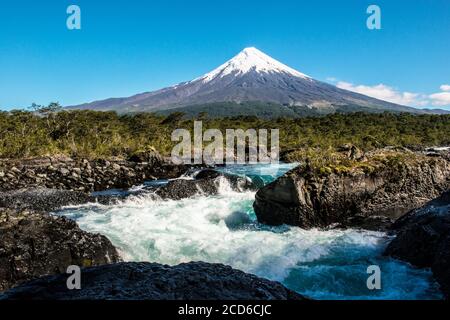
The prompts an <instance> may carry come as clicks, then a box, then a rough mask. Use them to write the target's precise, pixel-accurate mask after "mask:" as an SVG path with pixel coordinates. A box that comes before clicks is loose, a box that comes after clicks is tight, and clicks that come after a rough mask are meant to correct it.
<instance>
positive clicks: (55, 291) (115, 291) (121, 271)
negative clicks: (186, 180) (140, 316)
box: [0, 262, 304, 300]
mask: <svg viewBox="0 0 450 320" xmlns="http://www.w3.org/2000/svg"><path fill="white" fill-rule="evenodd" d="M66 280H67V275H57V276H50V277H45V278H41V279H38V280H35V281H32V282H30V283H27V284H25V285H22V286H20V287H18V288H15V289H13V290H10V291H8V292H6V293H4V294H3V295H0V300H2V299H35V300H49V299H51V300H54V299H55V300H80V299H81V300H91V299H93V300H105V299H108V300H286V299H290V300H291V299H293V300H301V299H304V298H303V297H302V296H301V295H299V294H297V293H295V292H293V291H291V290H289V289H286V288H285V287H284V286H282V285H281V284H280V283H278V282H273V281H269V280H266V279H262V278H258V277H257V276H254V275H250V274H246V273H244V272H242V271H239V270H235V269H232V268H231V267H228V266H224V265H221V264H208V263H204V262H191V263H185V264H180V265H178V266H175V267H170V266H165V265H160V264H156V263H119V264H114V265H105V266H100V267H93V268H86V269H83V270H82V274H81V290H72V291H70V290H67V287H66Z"/></svg>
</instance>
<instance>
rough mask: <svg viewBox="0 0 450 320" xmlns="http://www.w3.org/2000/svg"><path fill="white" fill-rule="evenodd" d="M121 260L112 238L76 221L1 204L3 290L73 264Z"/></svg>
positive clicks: (0, 275)
mask: <svg viewBox="0 0 450 320" xmlns="http://www.w3.org/2000/svg"><path fill="white" fill-rule="evenodd" d="M118 261H120V258H119V256H118V253H117V251H116V249H115V248H114V246H113V245H112V244H111V242H110V241H109V240H108V239H107V238H106V237H104V236H102V235H99V234H90V233H87V232H84V231H82V230H81V229H80V228H79V227H78V226H77V224H76V223H75V222H74V221H71V220H68V219H66V218H61V217H53V216H50V215H48V214H44V213H36V212H30V211H16V210H9V209H2V208H0V291H3V290H6V289H9V288H11V287H14V286H16V285H18V284H20V283H22V282H24V281H28V280H31V279H35V278H38V277H41V276H44V275H49V274H56V273H65V272H66V270H67V267H68V266H70V265H78V266H92V265H102V264H107V263H114V262H118Z"/></svg>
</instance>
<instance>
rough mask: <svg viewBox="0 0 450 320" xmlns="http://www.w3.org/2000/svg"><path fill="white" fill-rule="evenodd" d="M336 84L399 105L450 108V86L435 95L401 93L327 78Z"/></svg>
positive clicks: (384, 86)
mask: <svg viewBox="0 0 450 320" xmlns="http://www.w3.org/2000/svg"><path fill="white" fill-rule="evenodd" d="M327 80H328V81H330V82H334V83H335V84H336V86H337V87H338V88H341V89H345V90H349V91H353V92H357V93H360V94H364V95H366V96H369V97H373V98H377V99H380V100H384V101H389V102H392V103H397V104H401V105H405V106H411V107H419V108H420V107H430V106H434V107H450V85H448V84H443V85H441V86H440V89H441V92H436V93H433V94H423V93H417V92H408V91H401V90H398V89H396V88H394V87H391V86H388V85H386V84H383V83H380V84H377V85H373V86H369V85H356V84H353V83H350V82H346V81H339V80H337V79H336V78H334V77H329V78H327Z"/></svg>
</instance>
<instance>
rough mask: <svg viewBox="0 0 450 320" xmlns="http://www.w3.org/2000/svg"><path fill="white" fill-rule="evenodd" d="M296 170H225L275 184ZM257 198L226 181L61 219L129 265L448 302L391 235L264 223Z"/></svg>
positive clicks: (322, 295)
mask: <svg viewBox="0 0 450 320" xmlns="http://www.w3.org/2000/svg"><path fill="white" fill-rule="evenodd" d="M289 168H290V166H289V165H277V166H274V165H272V166H269V167H264V168H263V169H262V170H261V168H257V167H251V166H249V167H235V168H231V169H226V170H227V171H230V172H233V173H238V174H247V175H248V176H256V175H258V176H259V177H262V179H263V180H265V181H266V182H268V181H270V180H273V179H275V178H276V177H277V176H279V175H281V174H282V173H284V172H285V171H287V170H288V169H289ZM254 197H255V193H254V192H244V193H239V192H235V191H232V190H231V189H230V188H229V185H228V184H227V183H226V181H223V182H222V184H221V190H220V194H219V195H217V196H202V195H199V196H197V197H194V198H190V199H184V200H179V201H174V200H165V201H163V200H154V199H153V198H152V197H150V196H149V195H145V194H143V195H138V196H133V195H131V196H129V197H128V198H126V199H125V200H124V201H122V202H121V203H120V204H117V205H110V206H104V205H98V204H90V205H83V206H78V207H72V208H66V209H64V210H62V211H61V212H58V213H57V214H60V215H64V216H67V217H69V218H71V219H74V220H76V221H77V222H78V224H79V225H80V227H81V228H82V229H84V230H86V231H89V232H98V233H101V234H103V235H105V236H107V237H108V238H109V239H110V240H111V241H112V243H113V244H114V245H115V246H116V247H117V248H119V250H120V253H121V254H122V256H123V258H124V259H125V260H127V261H150V262H158V263H164V264H169V265H175V264H179V263H182V262H188V261H206V262H213V263H224V264H227V265H231V266H233V267H234V268H237V269H240V270H243V271H246V272H250V273H253V274H256V275H258V276H261V277H265V278H268V279H271V280H277V281H280V282H282V283H283V284H284V285H286V286H287V287H289V288H291V289H293V290H296V291H298V292H299V293H302V294H305V295H307V296H310V297H312V298H317V299H436V298H440V297H441V296H440V293H439V291H438V289H437V285H436V284H435V283H434V282H433V281H432V277H431V272H429V271H427V270H418V269H414V268H412V267H410V266H409V265H407V264H404V263H401V262H399V261H395V260H392V259H389V258H386V257H383V256H382V252H383V249H384V248H385V246H386V244H387V242H388V241H389V238H388V237H387V236H386V235H385V234H384V233H380V232H369V231H358V230H317V229H314V230H302V229H300V228H297V227H288V226H282V227H276V228H274V227H268V226H264V225H261V224H259V223H257V221H256V217H255V214H254V211H253V208H252V205H253V201H254ZM370 265H379V266H380V268H381V271H382V278H381V279H382V289H381V290H373V291H371V290H369V289H368V288H367V285H366V281H367V278H368V276H369V275H368V274H367V267H368V266H370Z"/></svg>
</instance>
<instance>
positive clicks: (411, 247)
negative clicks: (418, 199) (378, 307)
mask: <svg viewBox="0 0 450 320" xmlns="http://www.w3.org/2000/svg"><path fill="white" fill-rule="evenodd" d="M393 230H395V231H396V232H397V236H396V238H395V239H394V240H393V241H392V242H391V243H390V244H389V245H388V247H387V248H386V251H385V255H388V256H391V257H393V258H396V259H400V260H404V261H407V262H409V263H411V264H412V265H414V266H417V267H420V268H431V270H432V271H433V274H434V276H435V278H436V280H437V281H438V283H439V284H440V286H441V289H442V292H443V293H444V295H445V296H446V298H447V299H449V298H450V192H447V193H445V194H444V195H443V196H441V197H440V198H438V199H436V200H434V201H431V202H430V203H428V204H427V205H425V206H424V207H422V208H420V209H417V210H414V211H412V212H410V213H409V214H407V215H406V216H404V217H403V218H401V219H399V220H398V221H397V222H395V224H394V225H393Z"/></svg>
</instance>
